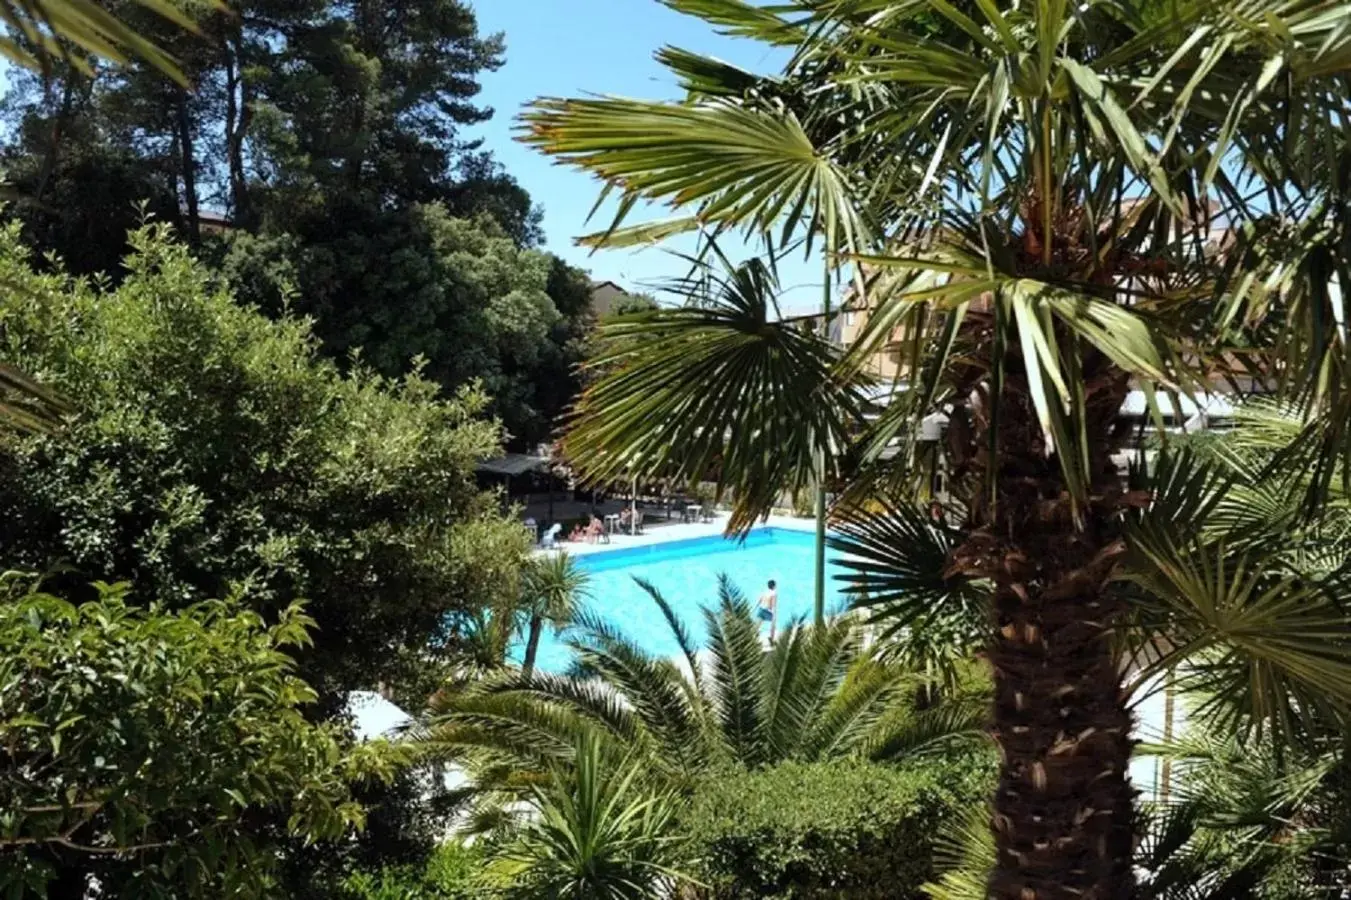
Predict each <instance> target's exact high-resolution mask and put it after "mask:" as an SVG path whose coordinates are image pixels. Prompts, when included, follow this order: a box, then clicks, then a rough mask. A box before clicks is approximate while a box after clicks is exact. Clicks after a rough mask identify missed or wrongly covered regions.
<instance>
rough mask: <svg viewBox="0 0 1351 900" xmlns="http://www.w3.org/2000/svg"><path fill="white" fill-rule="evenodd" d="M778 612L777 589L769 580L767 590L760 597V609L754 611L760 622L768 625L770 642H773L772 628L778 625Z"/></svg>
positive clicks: (772, 581)
mask: <svg viewBox="0 0 1351 900" xmlns="http://www.w3.org/2000/svg"><path fill="white" fill-rule="evenodd" d="M778 612H779V587H778V585H777V584H775V583H774V579H772V578H771V579H770V580H769V588H768V589H766V591H765V592H764V593H763V594H761V595H760V607H759V609H757V610H756V615H757V616H759V617H760V621H761V622H768V623H769V639H770V640H771V641H773V640H774V626H775V625H776V624H778V618H779V616H778Z"/></svg>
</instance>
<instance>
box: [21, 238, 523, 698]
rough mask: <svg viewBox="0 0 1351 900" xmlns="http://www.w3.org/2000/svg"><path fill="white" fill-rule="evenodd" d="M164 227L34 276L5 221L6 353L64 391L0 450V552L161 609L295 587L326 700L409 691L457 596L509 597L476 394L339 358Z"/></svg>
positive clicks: (257, 597) (444, 662)
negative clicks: (481, 481)
mask: <svg viewBox="0 0 1351 900" xmlns="http://www.w3.org/2000/svg"><path fill="white" fill-rule="evenodd" d="M164 231H165V229H164V228H163V227H157V228H150V229H147V230H143V231H139V232H137V233H136V234H135V235H133V238H132V240H133V244H134V245H135V247H136V251H135V253H134V254H133V255H132V256H131V257H129V258H128V260H127V271H128V275H127V278H126V279H125V280H124V281H123V282H122V284H121V285H119V286H118V287H116V288H115V289H114V288H108V287H99V286H96V285H93V284H90V283H88V282H85V281H71V280H69V279H68V278H66V277H65V276H62V275H37V274H34V273H33V272H32V271H31V269H30V267H29V263H28V259H27V255H26V253H25V252H24V251H23V250H22V249H21V247H20V246H19V244H18V238H17V235H16V233H15V228H14V227H11V228H10V229H9V230H8V231H7V232H6V233H5V234H4V235H3V238H0V273H3V275H2V277H3V278H4V279H6V281H7V283H9V284H11V285H14V286H15V290H13V291H11V292H7V293H6V294H5V296H4V297H3V298H2V299H0V334H2V335H3V341H4V345H3V352H4V354H5V355H6V357H7V358H9V359H13V360H15V361H17V362H19V363H20V364H21V365H23V366H25V367H26V368H28V369H29V370H30V371H32V372H34V373H35V374H36V375H38V376H39V377H41V378H42V379H43V380H44V381H46V382H48V383H50V384H51V385H52V386H53V387H54V388H56V389H58V390H60V391H61V392H62V393H63V394H65V395H67V396H69V397H70V398H71V399H72V401H74V402H75V404H76V406H77V410H78V411H77V413H76V414H75V415H74V416H73V417H72V418H71V420H70V422H69V424H68V426H67V428H66V429H65V430H64V432H63V434H61V435H60V436H58V437H47V438H32V439H23V440H14V441H9V442H7V444H6V446H5V447H4V448H3V449H4V455H3V465H4V477H3V479H0V495H3V498H4V499H3V501H2V502H3V504H4V506H5V508H6V509H7V510H8V511H9V514H8V515H6V516H5V521H4V523H3V525H0V557H2V558H4V559H5V560H6V562H7V564H8V565H11V566H18V567H23V568H27V569H30V570H37V571H41V570H44V569H46V568H47V567H49V566H52V565H53V564H57V565H58V574H56V575H54V576H53V581H52V583H53V584H54V585H57V586H58V587H59V588H60V589H61V590H62V591H65V592H68V593H70V595H71V596H72V597H78V596H80V591H81V590H82V587H81V586H82V585H84V584H87V582H88V580H89V579H90V578H92V577H96V576H98V575H99V574H103V575H106V576H107V577H113V578H120V579H127V580H132V581H134V583H136V584H138V585H140V586H141V589H142V590H144V591H147V592H148V593H149V594H150V595H152V596H154V597H155V598H157V599H159V600H160V601H161V602H164V603H166V604H169V605H171V606H172V607H182V606H187V605H190V604H192V603H195V602H197V601H200V600H203V599H207V598H210V597H213V596H215V597H218V596H227V595H230V594H231V593H232V592H233V591H234V590H235V588H240V589H243V590H244V593H245V598H246V602H247V603H248V604H249V605H250V606H251V607H252V608H254V609H256V610H257V611H259V612H260V613H262V614H264V615H265V616H269V617H270V616H273V615H275V614H277V612H279V611H280V610H282V609H285V608H286V607H287V606H288V605H289V604H290V603H291V602H292V600H293V599H295V598H297V597H304V598H307V599H308V600H309V602H310V606H309V611H310V614H311V615H312V616H313V617H314V620H315V621H316V623H317V626H318V628H317V631H316V633H315V643H314V645H313V646H310V647H306V648H304V649H303V650H302V651H301V652H299V654H298V659H299V666H300V668H299V672H300V674H301V675H302V677H304V678H305V679H306V680H307V681H308V682H310V683H311V684H312V685H313V686H314V687H315V689H316V690H317V691H318V692H319V694H320V697H321V700H322V703H323V705H324V706H325V708H326V709H329V710H334V709H336V708H337V707H338V706H339V705H341V704H342V702H343V697H344V694H345V693H346V692H347V691H349V690H352V689H355V688H367V689H373V688H376V687H378V686H380V685H381V684H384V685H385V686H387V687H389V688H391V689H393V690H395V691H396V692H398V694H399V696H401V697H409V698H413V699H412V702H415V703H420V702H421V699H422V698H423V697H425V696H426V695H427V693H429V692H430V690H431V689H432V687H433V686H434V685H435V684H436V683H439V681H440V680H441V677H442V673H441V667H442V666H448V665H450V664H451V663H452V662H453V661H454V660H455V659H456V655H457V646H458V642H457V638H456V635H455V632H454V630H453V629H454V620H455V617H456V615H457V614H463V613H474V612H476V611H479V610H482V609H488V608H493V607H494V606H495V605H496V604H498V603H501V604H502V605H504V606H505V605H507V604H509V603H514V602H515V599H516V597H517V585H516V579H517V572H518V566H519V563H520V560H521V559H522V558H523V556H524V554H525V552H526V546H525V537H524V535H523V532H522V531H521V529H520V528H519V526H517V525H515V524H513V523H511V522H509V521H507V520H505V519H504V518H503V517H502V516H501V514H500V512H499V511H498V504H497V502H496V500H495V498H493V497H492V496H490V495H487V494H484V493H481V492H480V491H479V490H478V488H477V487H476V485H475V482H474V472H473V470H474V466H475V464H476V462H477V461H478V460H480V459H482V458H484V457H486V456H490V455H492V454H493V453H496V452H498V447H499V444H498V437H499V434H498V429H497V427H496V426H495V425H494V424H493V423H492V422H491V421H488V420H486V419H484V418H482V417H481V415H480V413H481V410H482V408H483V404H484V401H483V398H482V397H481V396H480V395H478V394H477V393H475V392H473V391H465V392H462V393H461V394H459V395H457V396H455V397H453V398H450V399H439V398H438V389H437V387H436V386H435V385H433V384H430V383H428V382H426V381H424V380H422V379H420V378H417V377H415V376H414V377H409V378H407V379H403V380H401V381H397V382H395V381H389V380H386V379H382V378H379V377H376V376H374V375H372V374H370V373H369V372H368V371H366V370H365V369H363V368H361V367H357V368H356V369H354V370H353V371H352V372H351V373H349V374H347V375H342V374H340V373H339V372H338V371H337V369H336V368H335V367H334V366H333V365H332V364H331V363H328V362H325V361H322V360H321V359H319V358H318V357H317V354H316V347H315V342H314V339H313V338H312V336H311V334H310V332H309V328H308V326H307V325H306V324H305V323H303V322H300V321H297V320H294V319H283V320H282V321H279V322H274V321H271V320H270V319H268V318H266V317H264V316H263V315H261V314H259V313H257V312H255V311H251V310H248V309H244V308H242V307H240V306H239V305H237V304H236V303H235V302H234V300H233V298H232V296H231V295H230V294H229V293H228V292H227V291H226V290H224V289H223V288H220V287H217V286H213V284H212V281H213V279H212V276H211V274H210V273H209V272H208V271H207V270H206V269H205V268H203V267H202V266H201V265H200V264H198V263H196V262H194V261H193V260H192V258H191V257H190V256H189V254H188V252H187V250H186V249H185V248H183V247H182V246H180V245H176V244H174V243H172V242H170V241H169V240H168V239H167V237H166V235H165V233H164Z"/></svg>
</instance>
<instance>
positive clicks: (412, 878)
mask: <svg viewBox="0 0 1351 900" xmlns="http://www.w3.org/2000/svg"><path fill="white" fill-rule="evenodd" d="M486 859H487V854H486V853H485V851H484V847H483V844H482V843H479V844H474V845H465V844H461V843H457V842H452V843H448V844H442V845H441V846H440V847H437V848H436V850H435V851H434V852H433V853H432V855H431V857H430V858H429V859H427V860H426V862H425V863H422V864H419V865H404V866H385V867H382V868H379V869H377V870H375V871H358V872H355V873H353V874H352V875H350V876H348V878H347V879H346V880H345V881H344V882H343V885H342V887H341V889H340V890H339V892H338V893H337V895H336V898H335V900H495V898H500V897H501V896H503V892H502V887H501V885H497V884H494V883H493V879H492V878H491V877H489V876H488V875H487V874H486V873H485V871H484V865H485V863H486Z"/></svg>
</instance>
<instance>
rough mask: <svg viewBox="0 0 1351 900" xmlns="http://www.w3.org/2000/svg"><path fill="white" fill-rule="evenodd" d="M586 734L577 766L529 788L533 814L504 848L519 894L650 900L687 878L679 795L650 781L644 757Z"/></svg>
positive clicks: (576, 757) (501, 857)
mask: <svg viewBox="0 0 1351 900" xmlns="http://www.w3.org/2000/svg"><path fill="white" fill-rule="evenodd" d="M605 749H606V748H605V746H604V744H603V743H602V742H601V741H600V740H598V739H597V737H596V736H595V735H592V734H582V735H580V736H579V737H578V744H577V748H576V752H575V754H574V761H575V764H574V765H572V766H569V767H567V768H566V769H555V770H554V771H553V772H552V773H551V774H550V776H549V780H548V782H547V783H546V784H545V785H543V786H537V787H533V788H531V789H530V792H529V801H528V802H529V804H530V807H531V810H532V813H533V815H532V816H531V817H530V819H529V820H528V821H527V823H526V824H525V825H524V826H522V827H521V828H520V830H519V831H518V832H517V833H516V834H515V836H514V839H513V840H512V841H510V842H509V843H507V844H505V845H504V846H503V848H502V850H501V851H500V852H499V854H498V860H499V864H500V865H502V868H503V869H504V871H508V872H510V873H511V876H512V880H513V882H514V884H515V890H514V892H512V894H511V895H512V896H519V897H522V898H525V897H588V898H595V900H643V898H657V897H664V896H668V895H669V894H670V892H671V888H672V887H673V886H674V885H677V884H679V883H681V882H688V881H689V878H688V876H686V875H684V874H683V873H682V872H681V871H680V868H679V867H680V866H681V864H682V859H681V853H680V850H681V846H680V845H681V840H680V837H679V835H677V834H675V833H674V823H675V818H676V811H677V809H678V806H677V798H676V796H675V795H674V794H672V793H671V792H670V791H669V789H667V790H666V791H656V792H654V791H653V790H652V789H650V788H648V787H646V786H645V784H644V768H645V767H644V763H643V762H642V761H641V760H622V761H620V762H618V763H616V762H614V761H613V760H611V759H607V758H606V756H605Z"/></svg>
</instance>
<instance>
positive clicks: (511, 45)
mask: <svg viewBox="0 0 1351 900" xmlns="http://www.w3.org/2000/svg"><path fill="white" fill-rule="evenodd" d="M474 7H475V9H476V11H477V13H478V18H479V27H480V29H481V30H482V31H483V32H485V33H493V32H499V31H500V32H503V33H505V35H506V43H507V53H506V65H505V66H503V67H502V68H501V69H499V70H498V71H497V72H493V73H489V74H486V75H484V76H483V79H482V81H483V92H482V94H481V95H480V100H481V101H482V102H483V103H484V104H486V105H488V106H491V107H493V109H494V110H495V111H496V115H495V116H494V117H493V119H492V120H491V121H490V122H488V123H487V124H485V125H483V126H481V127H480V128H478V129H476V131H477V133H478V135H479V136H481V137H482V138H483V139H484V142H485V146H486V147H487V148H488V149H491V150H492V151H493V153H494V154H495V155H496V156H497V158H498V159H499V160H500V161H501V162H502V164H503V165H504V166H505V167H506V169H507V171H509V172H510V173H511V174H512V175H514V176H515V177H516V178H517V180H519V181H520V183H521V184H522V185H523V186H524V187H525V188H526V190H528V191H529V192H530V194H531V196H532V197H533V198H534V200H535V202H536V203H539V204H540V205H542V206H543V207H544V230H545V235H546V245H545V246H546V248H547V249H548V250H550V251H552V252H554V253H557V254H558V255H560V256H562V257H564V258H565V259H567V260H568V261H569V262H571V263H573V264H574V265H577V266H580V267H582V268H584V269H588V270H589V271H590V272H591V274H592V277H593V278H595V279H597V280H611V281H615V282H617V283H618V284H620V285H621V286H623V287H625V288H627V289H630V290H641V289H645V288H649V289H650V288H651V287H653V286H657V285H659V284H660V282H661V281H662V280H664V279H667V278H672V277H679V276H680V275H682V274H684V273H685V272H686V271H687V269H688V265H687V264H686V263H685V262H684V261H682V260H680V259H678V258H676V257H674V256H672V255H671V254H669V253H667V252H664V251H663V250H661V249H659V248H651V249H644V250H641V251H632V250H607V251H601V252H598V253H592V252H591V251H589V250H587V249H584V248H580V247H576V246H574V245H573V239H574V238H575V237H577V236H578V235H581V234H586V233H588V232H590V231H595V230H597V229H598V228H600V227H603V226H604V225H605V224H607V223H608V220H606V219H604V212H603V211H602V212H600V213H597V216H596V218H595V219H593V220H592V223H591V225H590V226H588V225H587V224H586V217H587V213H588V212H589V211H590V209H591V207H592V205H593V204H594V203H595V200H596V196H597V194H598V192H599V190H600V186H599V183H598V182H596V181H594V180H593V179H591V178H590V177H589V176H587V175H585V174H583V173H580V172H578V171H576V170H573V169H568V168H563V167H561V166H556V165H554V164H553V163H552V162H550V160H549V159H547V158H546V157H544V156H543V155H541V154H540V153H538V152H537V151H535V150H532V149H530V148H529V147H526V146H524V145H522V144H520V143H518V142H516V141H515V140H514V139H513V129H514V126H515V121H514V120H515V118H516V115H517V113H519V112H520V110H521V107H522V106H523V105H524V104H526V103H528V102H529V101H531V100H533V99H534V98H536V97H539V96H541V95H551V96H562V97H577V96H582V95H584V94H616V95H623V96H627V97H637V98H643V99H675V98H677V97H679V96H680V92H679V89H678V87H677V86H676V83H675V80H674V79H673V78H671V77H670V76H669V75H668V74H667V72H666V71H665V69H663V68H662V67H661V66H660V65H659V64H658V63H657V62H656V61H655V60H654V59H653V53H654V52H655V51H656V50H657V49H658V48H660V47H662V46H663V45H665V44H673V45H675V46H678V47H683V48H685V49H687V50H694V51H697V52H700V53H706V54H709V55H712V56H717V57H720V58H721V59H724V60H727V61H728V62H731V63H733V64H735V65H738V66H741V67H743V68H746V69H751V70H757V71H766V72H768V71H773V70H775V69H777V68H778V63H779V60H778V59H777V58H776V57H775V56H774V55H773V53H772V52H771V51H769V50H767V49H766V48H765V47H763V46H762V45H759V44H756V43H753V42H750V41H744V40H737V39H733V38H728V37H724V36H721V35H718V34H717V33H715V32H714V30H713V29H712V28H711V27H710V26H708V25H706V24H704V23H703V22H701V21H699V20H698V19H694V18H690V17H687V16H682V15H679V14H678V13H675V12H672V11H671V10H669V9H667V8H666V7H665V6H662V5H661V4H660V3H658V2H657V0H475V2H474ZM635 215H637V213H635ZM661 215H662V213H661V212H660V210H658V211H655V212H654V215H653V217H660V216H661ZM632 221H639V219H636V218H635V219H633V220H632ZM691 246H692V245H690V244H688V243H686V244H683V245H677V247H678V249H681V250H686V251H688V250H689V249H690V247H691ZM819 267H820V264H819V262H811V263H809V262H805V261H802V260H801V259H800V258H799V259H796V260H792V261H786V262H785V263H784V264H783V265H782V266H781V269H780V271H781V275H782V278H783V283H784V287H785V296H784V297H783V298H782V302H783V305H784V306H785V307H787V308H790V309H793V310H796V311H803V310H807V309H810V308H812V307H813V306H814V305H815V304H817V303H819V302H820V287H819V285H820V276H819V274H818V273H819Z"/></svg>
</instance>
